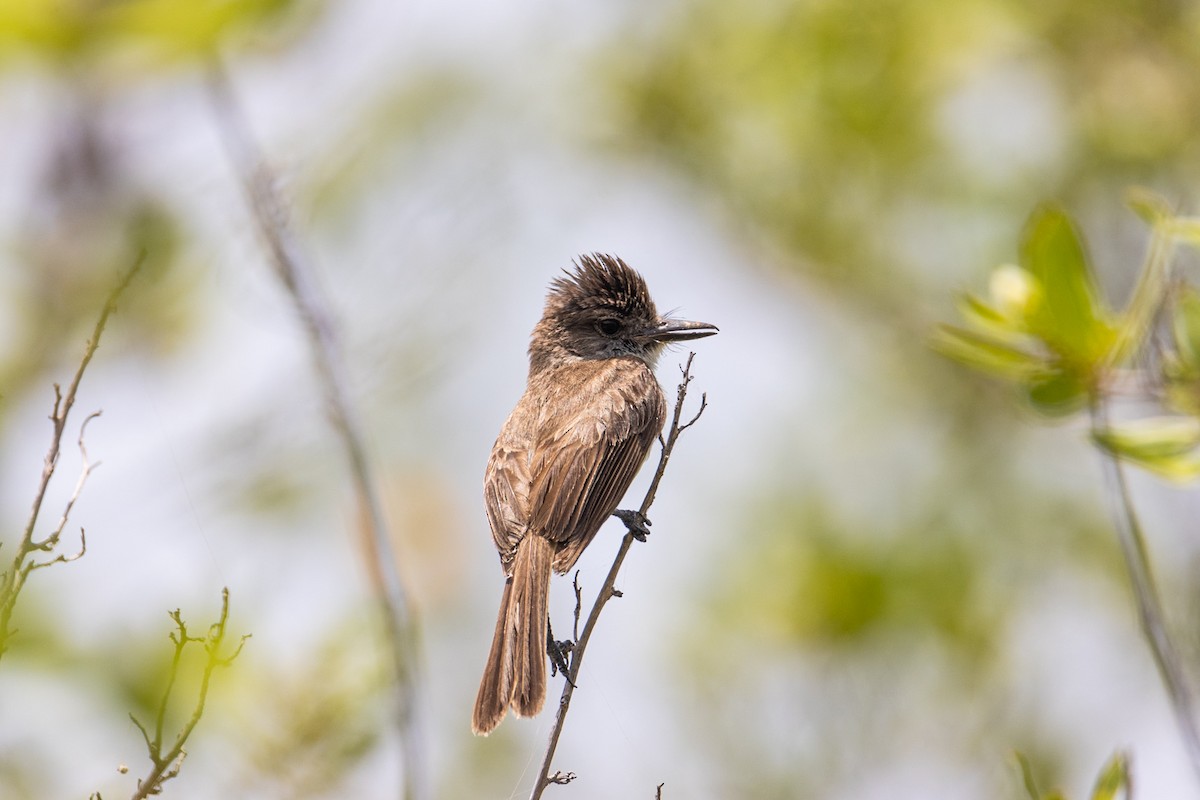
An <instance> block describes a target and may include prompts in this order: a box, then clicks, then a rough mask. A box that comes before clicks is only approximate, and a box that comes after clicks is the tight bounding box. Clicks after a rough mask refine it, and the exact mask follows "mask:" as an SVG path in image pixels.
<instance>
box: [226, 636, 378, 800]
mask: <svg viewBox="0 0 1200 800" xmlns="http://www.w3.org/2000/svg"><path fill="white" fill-rule="evenodd" d="M364 619H370V615H366V616H363V615H355V617H354V618H352V619H350V620H346V621H345V622H344V623H343V624H336V625H334V626H332V627H331V628H330V629H329V631H328V632H327V633H326V634H325V638H324V640H323V641H321V642H319V643H318V644H317V645H316V646H315V647H314V648H313V649H312V650H311V651H310V652H309V653H308V654H307V655H306V657H305V659H304V660H303V664H304V666H303V668H302V669H300V670H291V669H289V670H284V671H281V670H280V668H279V666H280V665H278V664H272V663H259V664H257V667H258V668H257V669H253V668H251V669H252V671H251V672H249V673H248V674H247V675H246V676H243V678H242V679H241V680H239V681H237V683H236V685H235V686H234V688H233V694H232V696H226V698H225V699H224V701H223V703H222V706H223V708H222V711H223V715H222V716H223V719H224V720H225V722H224V725H225V727H226V729H227V730H226V731H225V733H226V735H227V736H228V737H229V742H230V743H231V744H233V745H234V747H235V748H236V751H237V752H236V757H237V764H236V768H235V769H234V770H232V772H233V773H234V776H236V777H234V776H231V777H233V778H234V779H233V780H232V781H231V783H230V787H229V788H230V791H231V792H232V793H235V794H244V795H245V796H253V797H258V798H263V800H267V799H268V798H281V800H282V799H283V798H287V800H300V799H301V798H307V797H330V796H339V795H341V794H342V793H341V792H340V791H338V789H339V786H341V785H342V782H343V781H345V779H346V776H347V774H350V773H352V772H353V770H354V768H355V767H356V766H357V765H358V764H359V763H360V762H361V761H362V760H363V759H364V758H366V757H367V756H368V755H369V754H370V753H371V752H372V750H373V748H374V747H375V746H376V744H377V743H378V740H379V737H380V735H381V733H382V731H383V730H384V729H385V728H386V727H387V723H386V720H387V717H388V708H389V707H390V703H391V698H392V692H391V688H390V684H391V680H392V678H391V670H390V668H389V666H388V663H387V661H386V660H385V656H386V653H384V652H382V651H381V650H379V649H378V648H376V647H374V646H371V644H370V642H371V641H372V640H373V639H374V638H375V631H374V630H373V629H368V628H367V627H366V626H364V625H363V624H362V623H363V621H364Z"/></svg>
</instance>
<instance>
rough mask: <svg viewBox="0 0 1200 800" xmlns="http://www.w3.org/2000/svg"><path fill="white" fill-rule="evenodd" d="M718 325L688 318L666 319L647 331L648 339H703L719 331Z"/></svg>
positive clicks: (666, 340)
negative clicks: (690, 320) (692, 320)
mask: <svg viewBox="0 0 1200 800" xmlns="http://www.w3.org/2000/svg"><path fill="white" fill-rule="evenodd" d="M717 331H718V328H717V326H716V325H710V324H709V323H707V322H689V321H688V320H686V319H664V320H660V321H659V323H658V325H656V326H654V327H653V328H651V329H650V330H649V331H647V333H646V338H647V339H653V340H654V341H656V342H683V341H687V340H688V339H703V338H704V337H705V336H712V335H713V334H714V333H717Z"/></svg>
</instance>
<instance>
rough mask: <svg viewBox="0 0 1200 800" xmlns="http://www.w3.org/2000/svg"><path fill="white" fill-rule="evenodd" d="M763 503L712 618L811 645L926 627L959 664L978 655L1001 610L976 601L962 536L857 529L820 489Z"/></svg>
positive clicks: (976, 573)
mask: <svg viewBox="0 0 1200 800" xmlns="http://www.w3.org/2000/svg"><path fill="white" fill-rule="evenodd" d="M765 505H766V507H767V508H769V509H771V513H769V515H767V516H766V518H764V519H762V520H759V521H758V522H757V523H756V524H755V525H754V526H753V527H754V529H755V530H756V531H757V533H758V535H761V536H762V537H763V538H762V541H763V546H762V547H760V548H758V549H756V550H755V552H754V556H753V560H746V561H743V562H742V563H739V564H737V565H736V567H735V569H736V571H735V572H734V573H733V574H732V575H730V576H729V582H728V584H727V585H726V586H725V587H724V588H725V592H726V593H725V594H722V595H720V596H719V597H717V598H715V599H714V602H713V614H714V617H715V620H716V621H717V622H718V624H723V625H724V626H727V628H728V629H730V630H732V629H734V628H739V627H740V628H741V629H742V630H743V631H744V633H745V634H747V635H750V636H751V637H755V638H759V639H761V640H763V641H768V642H770V641H776V642H789V641H790V642H796V643H800V644H802V645H804V646H815V647H855V646H857V644H858V643H861V642H862V641H863V640H865V639H868V638H871V637H877V636H884V637H887V636H893V635H898V636H901V637H911V638H923V637H926V636H929V635H932V636H933V637H935V638H939V639H943V640H944V641H945V642H946V643H947V644H948V645H949V646H951V647H954V648H956V650H957V652H958V655H959V656H960V657H962V658H963V659H965V660H966V662H968V663H973V664H976V665H977V666H978V661H979V660H980V659H983V660H986V659H987V656H988V648H989V642H988V638H987V634H988V632H990V631H992V630H994V629H995V626H996V617H997V615H1002V614H1003V609H995V608H991V607H989V604H987V603H986V602H984V601H983V593H982V592H981V591H980V589H981V587H980V585H979V580H980V577H981V576H980V570H979V569H978V568H977V566H976V565H977V564H978V563H979V561H980V559H979V558H978V554H976V553H971V552H969V551H968V550H967V549H966V542H965V541H964V540H962V539H948V540H946V541H945V542H942V543H939V545H938V546H935V547H921V546H914V545H916V542H914V541H913V540H912V539H913V537H910V536H908V535H902V536H900V537H897V538H895V539H893V540H892V541H890V542H888V541H879V540H877V539H874V538H867V537H863V536H861V535H859V534H857V533H856V532H855V531H853V530H851V529H849V528H848V526H847V524H846V522H845V521H843V520H839V519H838V518H837V515H836V512H834V511H833V510H832V509H830V508H827V507H824V506H822V505H821V501H820V499H819V498H812V499H810V500H809V501H808V502H803V501H800V502H796V501H793V502H789V503H786V504H783V503H767V504H765ZM794 531H804V532H805V535H804V536H794V535H789V534H791V533H792V532H794ZM913 536H914V537H919V536H920V534H919V533H918V532H916V531H914V532H913Z"/></svg>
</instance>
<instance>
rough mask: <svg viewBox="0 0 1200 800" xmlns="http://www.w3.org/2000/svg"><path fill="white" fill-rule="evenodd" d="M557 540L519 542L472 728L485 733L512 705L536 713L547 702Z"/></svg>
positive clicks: (517, 710) (523, 712) (519, 711)
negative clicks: (548, 640)
mask: <svg viewBox="0 0 1200 800" xmlns="http://www.w3.org/2000/svg"><path fill="white" fill-rule="evenodd" d="M553 559H554V545H552V544H551V543H550V540H548V539H545V538H543V537H541V536H536V535H528V536H526V537H525V538H524V539H522V540H521V543H520V544H519V545H517V553H516V556H515V558H514V560H513V571H512V577H510V578H509V579H508V581H507V582H506V583H505V584H504V595H503V597H502V598H501V599H500V613H499V614H498V615H497V617H496V632H495V634H494V635H493V636H492V649H491V650H490V651H489V652H488V659H487V666H485V667H484V670H483V680H482V681H481V682H480V684H479V694H478V695H477V696H476V698H475V713H474V716H473V717H472V719H471V730H472V731H474V732H475V733H476V734H477V735H480V736H486V735H487V734H489V733H491V732H492V730H494V729H495V727H496V726H497V725H499V724H500V720H502V719H504V715H505V713H507V711H508V708H509V706H512V708H513V711H514V712H515V713H516V715H517V716H518V717H532V716H533V715H535V714H537V713H538V712H539V711H541V710H542V705H543V704H544V703H545V701H546V621H547V618H548V613H549V612H548V610H547V605H548V602H549V595H550V565H551V562H552V561H553Z"/></svg>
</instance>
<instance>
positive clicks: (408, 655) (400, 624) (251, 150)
mask: <svg viewBox="0 0 1200 800" xmlns="http://www.w3.org/2000/svg"><path fill="white" fill-rule="evenodd" d="M207 79H208V80H207V88H208V95H209V101H210V105H211V107H212V111H213V116H214V117H215V119H216V123H217V126H218V128H219V129H220V134H221V139H222V142H223V144H224V146H225V150H226V152H227V153H228V155H229V158H230V160H231V161H232V163H233V165H234V168H235V169H236V170H237V172H238V175H239V177H240V179H241V181H242V184H243V189H244V191H245V193H246V198H247V201H248V203H249V206H250V210H251V212H252V214H253V217H254V220H255V222H256V223H257V225H258V228H259V232H260V234H261V235H262V237H263V239H264V241H265V242H266V244H267V247H268V249H269V251H270V256H271V264H272V266H273V267H274V270H275V274H276V275H277V276H278V277H279V280H280V281H281V282H282V283H283V285H284V288H285V289H286V290H287V293H288V296H289V297H290V299H291V301H292V305H293V306H294V307H295V310H296V313H297V316H298V317H299V318H300V321H301V324H302V327H303V328H304V333H305V334H306V335H307V337H308V344H309V348H310V350H311V352H312V356H313V361H314V364H315V367H316V371H317V377H318V379H319V381H320V384H321V388H322V391H323V392H324V395H325V403H326V407H327V409H328V413H329V416H330V420H331V422H332V425H333V428H334V431H335V432H336V434H337V436H338V439H339V440H340V443H341V446H342V449H343V450H344V451H345V455H346V459H347V462H348V463H349V468H350V475H351V480H352V481H353V484H354V491H355V495H356V498H357V500H358V504H359V507H360V509H361V511H362V518H363V519H364V520H365V521H366V528H367V531H366V533H367V535H366V536H364V537H363V538H364V541H365V559H364V560H365V561H366V567H367V570H368V574H369V576H370V578H371V582H372V586H373V587H374V590H375V594H376V598H377V600H378V603H379V606H380V608H381V610H382V616H383V619H384V620H385V622H386V626H387V640H388V643H389V649H390V652H391V656H392V662H393V665H394V668H395V671H396V695H397V696H396V705H397V711H396V726H397V729H398V732H399V738H400V747H401V749H402V758H403V761H404V787H403V792H404V797H405V798H407V800H422V798H425V797H427V796H428V795H429V790H428V785H427V780H426V777H425V759H424V754H423V749H422V748H423V741H424V736H423V735H422V734H421V731H420V725H419V719H418V715H417V697H418V696H419V692H418V691H417V685H418V683H419V682H420V678H419V658H418V636H417V623H416V616H415V613H414V612H413V610H412V608H411V603H410V602H409V599H408V597H409V594H408V590H407V589H406V587H405V584H404V581H403V579H402V578H401V576H400V570H399V563H398V560H397V558H396V554H395V552H394V549H393V547H392V537H391V534H390V532H389V530H388V525H387V521H386V517H385V515H384V512H383V502H382V500H381V499H380V496H379V491H378V488H377V481H376V479H375V476H374V474H373V471H372V469H371V466H370V460H369V458H368V456H367V448H366V444H365V438H364V436H363V434H362V426H361V424H360V423H359V420H358V416H357V414H356V413H355V410H354V407H353V403H352V402H351V400H350V392H349V390H348V389H347V388H346V387H347V383H348V382H347V380H346V377H345V375H344V366H343V361H344V359H343V358H342V354H341V352H340V348H339V346H338V342H337V337H336V334H335V327H334V324H333V321H332V320H333V316H332V314H331V313H330V312H329V309H328V307H327V304H326V302H325V299H324V298H323V297H322V296H321V293H320V292H319V291H318V290H317V287H316V283H315V279H314V275H315V272H316V270H315V269H314V268H313V265H312V263H311V260H310V259H309V257H308V253H307V252H306V250H305V249H304V247H303V246H302V245H301V243H300V241H299V240H298V239H297V237H296V236H295V235H294V234H293V232H292V230H291V227H290V225H289V222H288V214H287V207H286V205H285V203H284V202H283V200H282V199H281V198H280V197H279V194H278V192H277V190H276V182H275V177H274V175H273V174H272V172H271V170H270V168H269V166H268V164H267V161H266V159H265V158H264V157H263V154H262V152H261V150H260V149H259V147H258V144H257V142H255V140H254V137H253V135H252V134H251V132H250V129H249V125H248V123H247V121H246V117H245V114H244V113H243V112H242V109H241V107H240V106H239V105H238V102H237V98H236V96H235V92H234V89H233V86H232V84H231V83H230V80H229V77H228V75H227V74H226V72H225V70H224V68H223V66H222V65H221V63H220V61H219V60H218V59H217V58H216V57H214V58H213V59H212V60H211V61H210V63H209V69H208V71H207Z"/></svg>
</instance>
